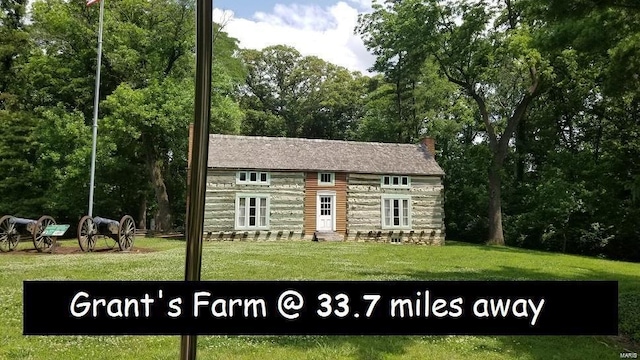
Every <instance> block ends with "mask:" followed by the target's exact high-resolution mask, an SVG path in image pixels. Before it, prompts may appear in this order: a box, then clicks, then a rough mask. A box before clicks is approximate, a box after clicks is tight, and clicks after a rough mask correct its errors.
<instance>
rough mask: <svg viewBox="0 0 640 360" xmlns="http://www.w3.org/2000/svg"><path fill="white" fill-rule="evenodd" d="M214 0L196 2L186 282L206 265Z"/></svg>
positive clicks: (188, 353) (189, 349)
mask: <svg viewBox="0 0 640 360" xmlns="http://www.w3.org/2000/svg"><path fill="white" fill-rule="evenodd" d="M212 11H213V0H197V1H196V79H195V85H196V92H195V97H196V98H195V121H194V127H193V150H194V152H193V154H192V156H193V157H192V159H191V160H192V163H191V169H190V174H191V183H190V186H189V189H188V191H189V207H188V208H187V219H186V220H187V255H186V261H185V280H186V281H198V280H200V270H201V265H202V235H203V231H204V228H203V225H204V200H205V191H206V180H207V159H208V157H209V116H210V108H211V59H212V30H213V25H212V23H213V16H212ZM196 345H197V336H196V335H183V336H182V341H181V343H180V359H182V360H195V358H196Z"/></svg>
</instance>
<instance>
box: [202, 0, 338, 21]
mask: <svg viewBox="0 0 640 360" xmlns="http://www.w3.org/2000/svg"><path fill="white" fill-rule="evenodd" d="M335 3H337V1H333V0H315V1H314V0H280V1H279V0H213V6H215V7H217V8H219V9H222V10H232V11H234V12H235V14H236V16H239V17H243V18H251V17H252V16H253V14H255V13H256V12H258V11H261V12H270V11H272V10H273V8H274V7H275V6H276V5H277V4H284V5H291V4H297V5H315V6H319V7H327V6H330V5H333V4H335Z"/></svg>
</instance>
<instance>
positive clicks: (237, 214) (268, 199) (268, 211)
mask: <svg viewBox="0 0 640 360" xmlns="http://www.w3.org/2000/svg"><path fill="white" fill-rule="evenodd" d="M241 198H245V199H247V200H245V203H246V204H248V203H249V199H250V198H265V199H266V205H265V213H266V215H265V225H263V226H260V225H259V224H260V216H261V213H260V206H257V209H258V210H257V211H256V220H257V221H256V225H255V226H250V225H249V206H245V214H244V219H245V225H244V226H240V199H241ZM233 214H234V229H235V230H268V229H269V218H270V215H271V196H270V195H269V194H257V193H237V194H236V203H235V211H234V213H233Z"/></svg>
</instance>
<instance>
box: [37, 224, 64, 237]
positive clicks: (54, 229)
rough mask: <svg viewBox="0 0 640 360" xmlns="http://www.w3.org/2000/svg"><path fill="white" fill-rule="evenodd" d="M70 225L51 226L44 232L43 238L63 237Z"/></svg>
mask: <svg viewBox="0 0 640 360" xmlns="http://www.w3.org/2000/svg"><path fill="white" fill-rule="evenodd" d="M69 226H70V225H49V226H47V227H46V228H45V229H44V231H43V232H42V236H62V235H64V233H65V232H67V229H68V228H69Z"/></svg>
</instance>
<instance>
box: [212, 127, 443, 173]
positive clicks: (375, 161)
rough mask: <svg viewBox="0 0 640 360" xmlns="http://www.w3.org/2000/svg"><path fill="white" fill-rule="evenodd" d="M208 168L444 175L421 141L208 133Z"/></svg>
mask: <svg viewBox="0 0 640 360" xmlns="http://www.w3.org/2000/svg"><path fill="white" fill-rule="evenodd" d="M207 165H208V167H209V168H224V169H258V170H283V171H330V172H351V173H365V174H404V175H437V176H442V175H444V171H443V170H442V168H440V166H439V165H438V163H437V162H436V160H435V158H434V157H433V155H432V154H431V153H429V151H428V150H427V148H426V147H425V146H424V145H422V144H394V143H375V142H356V141H341V140H320V139H301V138H283V137H265V136H238V135H218V134H211V135H210V137H209V158H208V162H207Z"/></svg>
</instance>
